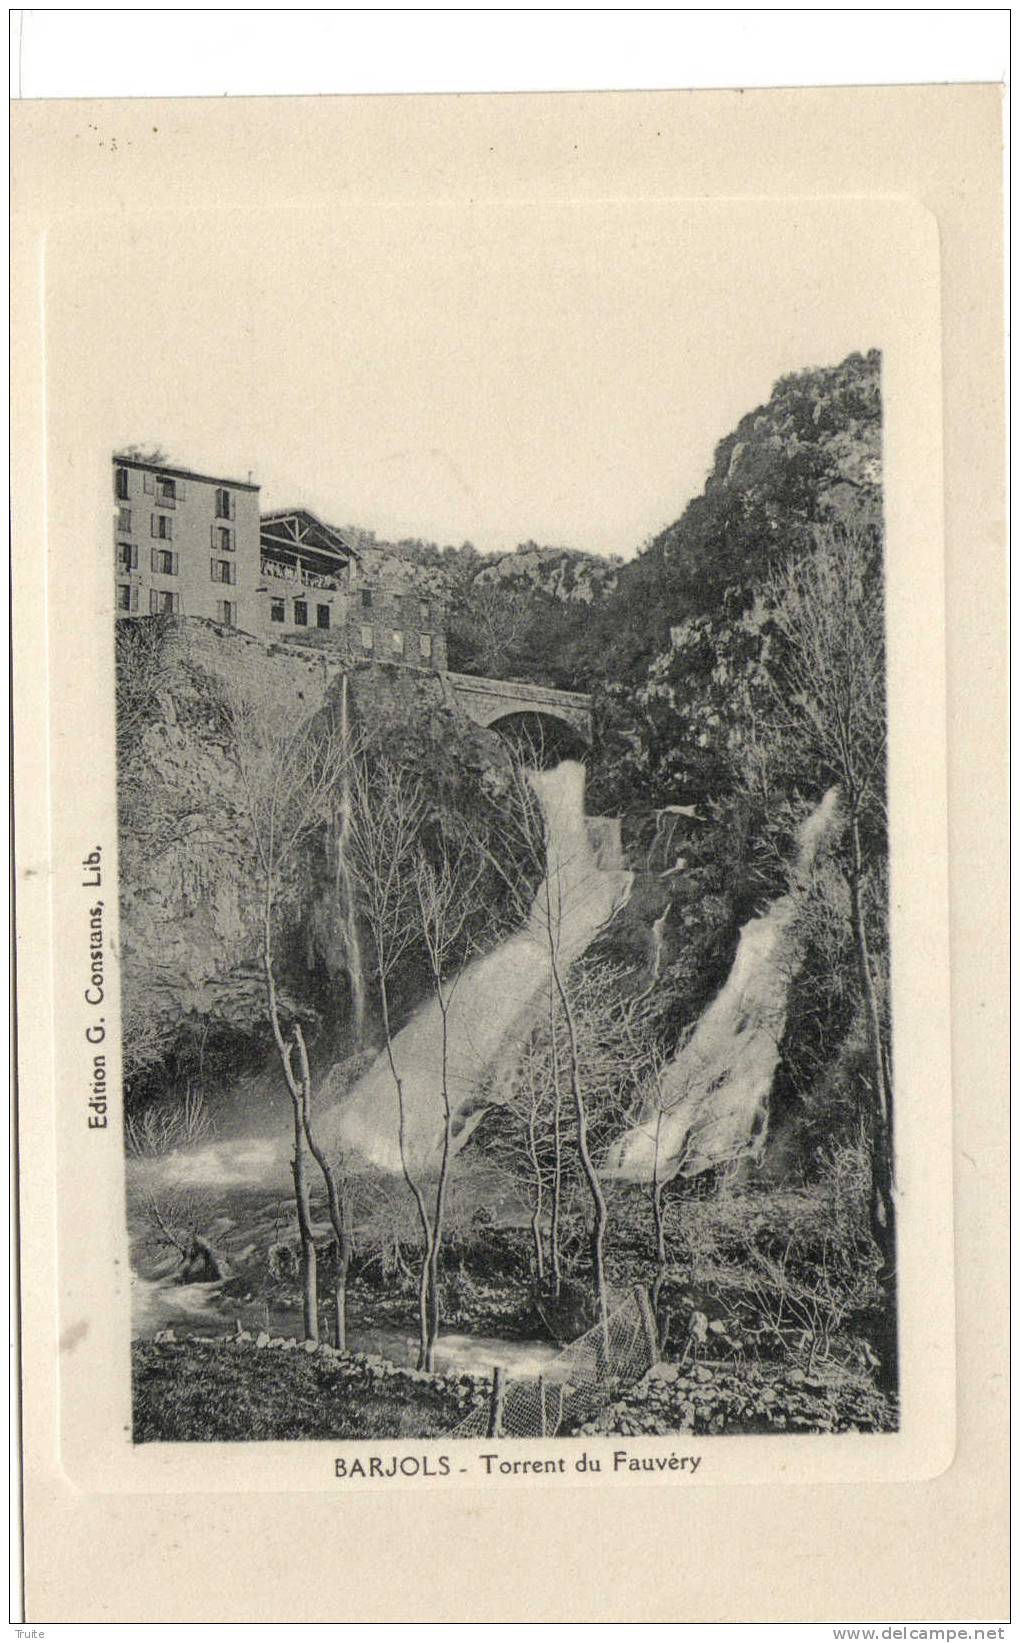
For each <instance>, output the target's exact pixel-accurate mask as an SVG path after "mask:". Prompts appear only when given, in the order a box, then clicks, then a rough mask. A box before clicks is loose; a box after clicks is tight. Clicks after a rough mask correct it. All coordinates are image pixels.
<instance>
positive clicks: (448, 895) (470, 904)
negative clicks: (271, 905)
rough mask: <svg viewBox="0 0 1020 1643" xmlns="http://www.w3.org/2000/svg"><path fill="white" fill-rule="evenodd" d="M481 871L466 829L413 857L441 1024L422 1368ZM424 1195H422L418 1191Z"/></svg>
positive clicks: (434, 1324)
mask: <svg viewBox="0 0 1020 1643" xmlns="http://www.w3.org/2000/svg"><path fill="white" fill-rule="evenodd" d="M484 870H485V858H484V857H483V855H482V853H481V851H480V850H478V849H476V848H474V847H473V846H472V844H471V842H470V840H469V839H468V837H467V835H466V834H461V836H460V838H459V839H457V841H456V842H455V843H453V844H451V842H450V840H449V838H448V837H447V835H446V834H445V833H443V834H442V835H441V837H440V839H439V842H438V844H437V846H436V847H435V850H434V855H433V857H430V856H429V854H427V852H426V851H425V850H424V849H423V848H422V849H419V851H418V853H417V856H416V858H415V862H414V895H415V900H416V902H417V907H418V921H419V925H420V929H421V935H422V941H423V944H424V947H425V953H426V957H427V960H428V969H429V977H430V980H431V983H432V991H433V995H434V997H435V1000H436V1004H437V1006H438V1009H439V1015H440V1020H441V1023H442V1028H441V1030H442V1054H441V1063H440V1092H439V1093H440V1098H441V1101H442V1112H443V1118H442V1141H441V1147H440V1160H439V1176H438V1179H437V1182H436V1192H435V1199H434V1201H433V1205H432V1212H431V1215H430V1216H429V1215H426V1216H425V1217H423V1222H422V1231H423V1234H424V1238H425V1249H424V1254H423V1260H422V1266H423V1272H422V1282H423V1284H424V1286H425V1290H426V1313H427V1332H426V1340H425V1343H424V1351H423V1354H422V1357H423V1362H422V1364H421V1367H422V1368H423V1369H428V1370H431V1369H433V1367H434V1363H435V1349H436V1341H437V1339H438V1336H439V1314H440V1306H439V1253H440V1248H441V1245H442V1238H443V1219H444V1215H445V1210H446V1189H447V1183H448V1181H449V1174H450V1142H451V1132H452V1124H453V1103H452V1101H451V1095H450V1005H451V1003H452V1001H453V995H454V991H455V990H456V986H457V980H458V978H459V976H460V975H461V974H462V973H463V966H464V963H465V960H466V957H467V954H466V952H465V951H464V941H463V937H464V933H465V928H466V926H467V925H468V924H469V922H470V921H471V919H472V918H473V916H474V915H475V913H476V912H477V911H478V891H479V886H480V884H481V880H482V875H483V872H484ZM423 1196H424V1195H423Z"/></svg>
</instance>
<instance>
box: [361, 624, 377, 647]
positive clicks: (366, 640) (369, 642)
mask: <svg viewBox="0 0 1020 1643" xmlns="http://www.w3.org/2000/svg"><path fill="white" fill-rule="evenodd" d="M361 648H362V650H373V649H374V648H375V634H374V632H373V631H372V629H371V628H370V627H369V625H368V623H367V622H366V623H365V625H364V626H363V627H362V630H361Z"/></svg>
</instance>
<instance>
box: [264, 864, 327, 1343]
mask: <svg viewBox="0 0 1020 1643" xmlns="http://www.w3.org/2000/svg"><path fill="white" fill-rule="evenodd" d="M262 968H263V973H264V975H265V981H266V999H267V1003H268V1006H269V1020H270V1024H271V1026H272V1029H273V1038H274V1040H275V1042H276V1049H277V1054H278V1055H279V1057H280V1064H281V1066H282V1067H283V1075H284V1078H285V1079H286V1083H287V1091H288V1094H289V1095H290V1100H291V1107H292V1109H293V1119H294V1157H293V1160H292V1162H291V1174H292V1175H293V1177H294V1202H295V1208H296V1211H297V1223H298V1237H299V1239H300V1242H301V1310H302V1318H303V1323H304V1330H305V1339H306V1340H309V1341H317V1340H318V1338H319V1312H318V1262H317V1257H316V1253H315V1238H314V1236H313V1234H312V1215H311V1202H310V1192H309V1186H308V1177H307V1175H306V1173H305V1130H304V1100H303V1096H302V1090H301V1086H300V1084H299V1082H298V1080H297V1079H296V1078H295V1077H294V1068H293V1064H292V1060H291V1057H292V1054H293V1047H292V1046H291V1045H289V1044H288V1043H287V1041H286V1039H285V1038H284V1036H283V1029H282V1027H281V1025H280V1011H279V1006H278V1003H277V997H276V976H275V974H274V973H273V894H272V880H271V876H270V873H269V872H268V871H267V875H266V896H265V905H264V908H263V923H262ZM301 1042H302V1043H303V1042H304V1041H303V1039H302V1040H301Z"/></svg>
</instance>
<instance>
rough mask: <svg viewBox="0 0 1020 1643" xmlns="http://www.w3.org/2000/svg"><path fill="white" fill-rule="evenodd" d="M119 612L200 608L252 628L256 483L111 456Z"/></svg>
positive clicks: (196, 612) (184, 612) (181, 612)
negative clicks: (215, 477) (213, 476)
mask: <svg viewBox="0 0 1020 1643" xmlns="http://www.w3.org/2000/svg"><path fill="white" fill-rule="evenodd" d="M113 489H114V504H115V507H116V515H115V530H114V546H115V555H116V577H117V587H116V601H117V614H118V616H157V615H160V614H164V613H165V614H168V615H176V616H204V617H207V618H208V619H209V620H210V621H213V622H223V623H225V624H227V625H229V626H231V627H241V628H244V629H246V630H247V631H248V632H255V631H256V627H255V624H256V623H257V621H258V602H257V594H256V588H257V585H258V579H259V487H258V486H257V485H253V484H251V483H250V481H245V480H239V479H214V478H211V477H209V476H207V475H206V474H197V473H192V472H191V471H190V470H189V469H186V468H174V467H157V466H155V465H154V464H152V463H148V462H144V461H140V460H138V459H136V458H132V457H115V458H114V464H113Z"/></svg>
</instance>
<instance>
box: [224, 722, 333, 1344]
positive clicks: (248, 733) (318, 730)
mask: <svg viewBox="0 0 1020 1643" xmlns="http://www.w3.org/2000/svg"><path fill="white" fill-rule="evenodd" d="M224 721H225V725H224V728H225V731H226V743H227V749H228V752H229V755H230V757H231V758H232V760H233V762H234V765H235V767H236V770H237V773H238V776H239V778H240V789H241V793H242V796H243V803H242V812H241V813H242V819H243V821H244V823H245V825H246V832H247V836H248V841H249V845H250V850H251V855H252V859H253V863H254V866H255V869H256V872H257V874H258V877H259V880H260V888H261V897H260V903H261V913H260V936H259V945H260V955H261V963H262V974H263V981H264V986H265V997H266V1011H267V1015H268V1018H269V1024H270V1027H271V1029H272V1033H273V1041H274V1043H275V1045H276V1051H277V1055H278V1057H279V1061H280V1067H281V1070H282V1072H283V1076H284V1082H285V1084H286V1088H287V1093H288V1095H289V1096H290V1101H291V1108H292V1118H293V1135H294V1153H293V1158H292V1162H291V1169H292V1173H293V1177H294V1196H295V1203H296V1207H297V1221H298V1233H299V1237H300V1243H301V1292H302V1312H303V1322H304V1330H305V1336H306V1338H307V1339H308V1340H317V1339H318V1334H319V1322H318V1279H317V1258H316V1249H315V1238H314V1234H313V1228H312V1214H311V1184H310V1181H309V1174H308V1153H309V1151H311V1150H312V1148H311V1140H310V1137H311V1136H312V1133H313V1117H312V1084H311V1073H310V1069H309V1062H308V1051H307V1046H306V1044H305V1038H304V1033H303V1030H302V1027H301V1024H300V1021H299V1020H298V1019H297V1018H296V1016H295V1017H294V1019H292V1020H291V1021H290V1022H289V1023H288V1022H286V1021H285V1019H284V1012H283V1010H282V1009H281V1001H280V991H279V983H278V978H277V970H276V965H277V958H276V937H277V933H278V931H277V926H278V922H279V918H280V913H281V909H282V905H283V902H284V901H285V899H286V897H287V895H288V893H289V892H290V889H291V878H292V875H293V871H294V868H295V865H296V862H297V860H298V858H299V855H300V853H301V851H302V850H303V848H304V847H305V846H306V845H307V844H308V842H309V841H310V839H311V837H312V835H313V834H315V833H316V832H317V831H319V830H320V829H325V828H326V827H327V826H328V824H329V822H330V819H331V817H332V813H333V807H334V802H335V801H334V795H335V790H336V789H337V787H338V785H339V783H340V782H341V780H342V777H343V775H344V772H345V771H346V770H347V769H348V768H349V766H350V763H351V760H352V757H353V752H352V749H351V748H350V746H349V745H348V739H347V737H346V736H343V735H341V734H340V730H339V727H338V725H337V724H336V723H335V721H334V719H333V716H332V714H330V713H328V712H326V713H323V714H321V715H318V716H312V717H309V718H305V719H301V720H298V721H297V722H296V723H295V722H294V720H293V719H292V718H291V717H290V716H288V715H287V714H286V713H285V712H284V711H283V710H281V709H280V708H279V707H277V706H275V705H274V704H271V703H270V702H269V701H268V700H266V701H253V700H252V699H251V698H250V697H246V698H241V697H240V695H238V694H234V695H231V696H229V697H228V698H227V699H226V701H225V704H224ZM295 1057H296V1058H297V1065H296V1066H295ZM318 1151H321V1149H318ZM313 1156H314V1157H316V1161H317V1162H318V1163H319V1165H320V1168H321V1167H322V1160H321V1158H319V1157H318V1155H317V1152H313ZM322 1157H323V1158H324V1157H325V1154H322ZM323 1173H324V1175H325V1178H326V1190H327V1200H328V1202H329V1206H330V1215H331V1220H332V1221H333V1230H334V1234H335V1236H336V1238H337V1242H338V1249H339V1247H340V1246H341V1245H342V1244H343V1243H344V1240H345V1236H346V1234H345V1222H344V1218H343V1216H342V1214H341V1213H339V1208H338V1212H337V1214H336V1217H335V1218H334V1208H335V1205H334V1197H335V1194H334V1193H333V1192H332V1191H331V1177H330V1175H328V1174H326V1171H325V1170H323ZM333 1185H334V1186H335V1179H334V1182H333Z"/></svg>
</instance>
